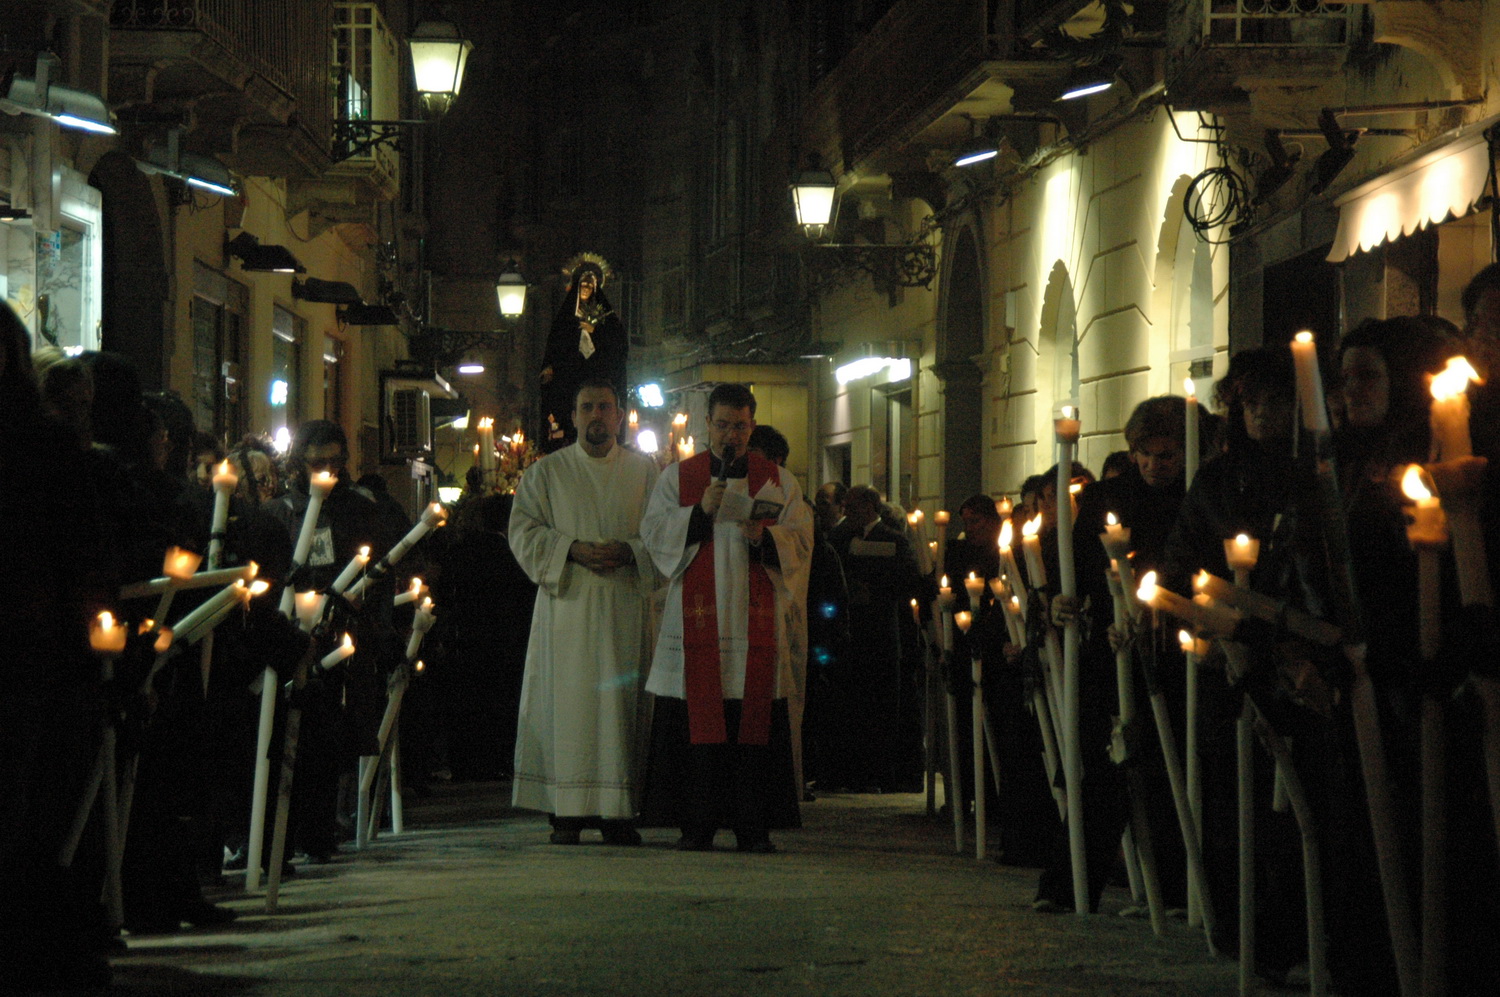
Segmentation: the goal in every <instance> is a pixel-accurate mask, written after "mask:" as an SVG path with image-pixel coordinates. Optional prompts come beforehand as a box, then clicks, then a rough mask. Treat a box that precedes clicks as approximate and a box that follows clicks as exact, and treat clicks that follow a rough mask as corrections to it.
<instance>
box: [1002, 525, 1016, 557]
mask: <svg viewBox="0 0 1500 997" xmlns="http://www.w3.org/2000/svg"><path fill="white" fill-rule="evenodd" d="M1015 536H1016V531H1015V528H1014V527H1012V526H1011V525H1010V520H1008V519H1007V520H1006V521H1005V522H1003V523H1001V524H1000V549H1001V550H1009V549H1010V543H1011V541H1012V540H1014V539H1015Z"/></svg>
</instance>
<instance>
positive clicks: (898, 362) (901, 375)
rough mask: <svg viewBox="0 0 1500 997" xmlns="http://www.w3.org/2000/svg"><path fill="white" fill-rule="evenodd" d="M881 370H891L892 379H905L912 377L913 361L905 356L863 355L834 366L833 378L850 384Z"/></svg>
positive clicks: (841, 382)
mask: <svg viewBox="0 0 1500 997" xmlns="http://www.w3.org/2000/svg"><path fill="white" fill-rule="evenodd" d="M881 371H890V378H889V380H891V381H904V380H906V379H907V378H909V377H911V361H910V360H908V359H906V358H904V357H861V358H860V359H858V360H851V361H850V362H849V363H846V364H843V365H842V366H840V367H836V368H834V371H833V378H834V380H836V381H838V382H839V383H840V384H848V383H849V382H850V381H858V380H859V379H860V378H864V377H871V376H873V375H875V374H879V373H880V372H881Z"/></svg>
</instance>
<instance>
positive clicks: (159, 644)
mask: <svg viewBox="0 0 1500 997" xmlns="http://www.w3.org/2000/svg"><path fill="white" fill-rule="evenodd" d="M172 639H173V633H172V628H171V627H162V628H161V629H160V630H158V631H157V632H156V640H154V641H152V643H151V650H153V651H155V652H156V653H157V654H166V653H167V648H169V647H171V646H172Z"/></svg>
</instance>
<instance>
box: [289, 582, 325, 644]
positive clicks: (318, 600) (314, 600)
mask: <svg viewBox="0 0 1500 997" xmlns="http://www.w3.org/2000/svg"><path fill="white" fill-rule="evenodd" d="M323 604H324V596H323V593H321V592H319V591H317V590H316V589H308V590H307V591H306V592H298V593H297V595H296V606H297V623H298V625H299V626H301V628H302V632H303V633H312V630H313V627H315V626H317V625H318V621H319V620H321V619H322V618H323Z"/></svg>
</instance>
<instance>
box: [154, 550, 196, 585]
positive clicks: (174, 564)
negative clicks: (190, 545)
mask: <svg viewBox="0 0 1500 997" xmlns="http://www.w3.org/2000/svg"><path fill="white" fill-rule="evenodd" d="M201 563H203V555H202V554H199V553H197V552H196V551H191V550H183V549H182V548H181V547H168V548H167V553H166V556H165V557H163V558H162V566H161V573H162V574H164V575H166V576H167V577H168V578H176V579H178V580H181V579H184V578H191V577H192V575H193V572H195V571H197V570H198V565H199V564H201Z"/></svg>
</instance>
